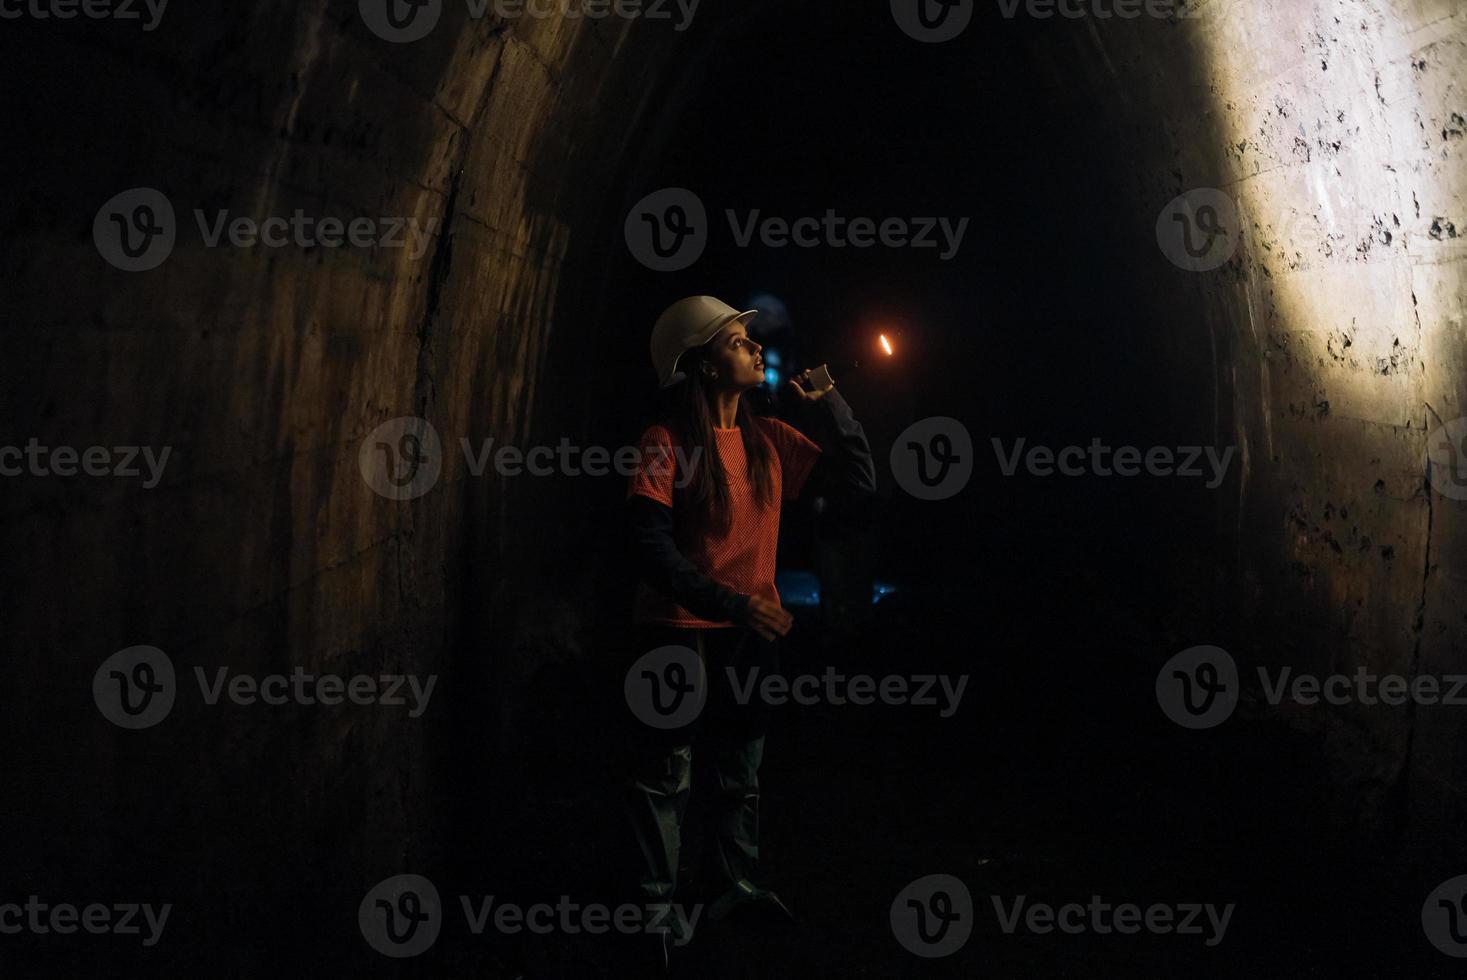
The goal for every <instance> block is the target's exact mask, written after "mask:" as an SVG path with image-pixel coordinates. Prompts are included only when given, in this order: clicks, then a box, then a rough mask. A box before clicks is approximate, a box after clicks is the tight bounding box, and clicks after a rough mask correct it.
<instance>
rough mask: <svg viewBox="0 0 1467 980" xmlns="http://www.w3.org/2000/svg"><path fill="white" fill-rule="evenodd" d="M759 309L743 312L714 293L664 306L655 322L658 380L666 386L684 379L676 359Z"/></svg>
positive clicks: (654, 333)
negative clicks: (717, 297)
mask: <svg viewBox="0 0 1467 980" xmlns="http://www.w3.org/2000/svg"><path fill="white" fill-rule="evenodd" d="M758 313H759V311H758V310H746V311H745V312H743V313H740V312H739V311H738V310H736V309H734V308H733V307H732V306H729V305H728V304H727V303H725V302H724V301H723V300H721V299H714V298H713V297H712V296H689V297H688V298H687V299H680V300H678V301H677V302H676V303H674V304H672V305H671V306H669V307H668V308H667V309H665V310H663V311H662V315H661V316H659V317H658V318H657V322H656V323H655V324H653V326H652V367H653V368H654V369H655V370H656V371H657V384H658V385H659V386H660V387H663V388H666V387H668V386H669V385H673V384H676V383H677V382H679V381H681V380H683V378H684V377H685V376H686V375H684V374H683V373H682V372H681V371H679V370H678V369H677V362H678V358H680V357H682V355H683V352H684V351H688V350H691V349H692V348H694V347H701V346H703V345H704V344H706V343H708V341H710V340H712V339H713V338H714V337H716V336H718V331H720V330H722V329H723V328H724V327H726V326H728V325H729V324H730V323H733V322H735V321H738V322H740V323H748V322H749V321H750V320H751V319H753V318H754V317H755V316H757V315H758Z"/></svg>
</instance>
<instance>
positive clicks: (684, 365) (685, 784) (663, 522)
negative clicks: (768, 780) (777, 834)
mask: <svg viewBox="0 0 1467 980" xmlns="http://www.w3.org/2000/svg"><path fill="white" fill-rule="evenodd" d="M756 312H757V311H749V312H745V313H740V312H738V311H737V310H735V309H734V308H733V307H731V306H729V305H728V304H726V303H723V302H721V301H719V300H717V299H714V298H713V297H711V296H693V297H689V298H687V299H684V300H681V301H679V302H677V303H674V304H673V305H672V306H671V307H669V308H668V309H667V311H666V312H664V313H663V314H662V316H661V317H659V318H658V320H657V323H656V325H655V326H654V327H653V329H652V363H653V366H654V367H655V368H656V369H657V373H658V381H659V382H660V383H661V385H662V387H663V388H670V387H671V386H674V385H677V386H678V389H677V390H676V391H675V392H673V394H674V395H675V396H676V402H677V409H676V410H675V412H674V413H673V417H671V418H669V419H667V420H666V421H665V422H663V423H661V424H658V425H653V426H652V427H650V428H649V429H647V431H646V432H645V433H644V434H643V436H642V453H643V455H642V459H643V461H644V465H643V466H642V467H641V468H640V469H639V472H637V473H636V474H635V475H634V476H633V477H632V479H631V485H630V487H629V489H628V493H627V509H628V516H629V520H630V522H631V526H632V530H633V539H634V542H635V549H636V553H637V561H638V571H639V573H640V577H641V581H640V583H639V585H638V589H637V595H636V600H635V604H634V612H633V619H634V620H635V621H636V623H637V635H638V644H637V649H638V650H639V651H641V652H646V651H649V650H656V649H660V648H664V647H669V646H671V647H684V648H687V649H688V650H693V651H696V653H697V656H698V657H699V658H700V659H701V660H702V662H703V665H704V670H703V671H702V675H703V677H705V678H706V680H707V683H708V691H707V703H706V706H705V707H704V709H703V711H702V712H701V714H700V715H699V717H698V720H697V722H696V723H695V724H696V725H697V726H701V733H700V734H701V735H702V736H703V737H704V738H705V739H706V742H705V743H704V747H706V749H708V750H709V752H710V754H711V760H712V762H713V769H714V772H715V778H716V783H717V785H716V797H715V798H714V799H712V800H711V801H710V809H711V811H712V816H713V820H712V823H713V826H712V828H711V829H712V831H713V834H712V841H711V843H712V845H713V846H712V848H711V854H710V858H711V862H710V863H711V865H712V872H713V874H714V875H715V876H716V878H717V879H718V880H717V885H716V890H715V892H716V894H717V895H718V897H717V899H716V900H715V901H714V902H713V903H712V905H711V906H710V907H709V909H708V916H709V918H710V919H712V920H714V921H717V920H719V919H722V918H724V917H726V916H727V915H728V914H729V913H730V912H733V911H734V910H736V909H764V910H766V911H774V912H775V913H776V914H778V915H780V916H788V915H789V911H788V909H786V908H785V906H784V904H783V903H782V902H781V901H780V900H779V899H778V897H777V896H775V895H774V893H773V892H770V891H767V890H765V889H763V888H760V887H759V886H758V885H756V884H754V882H753V881H752V880H751V879H750V876H751V874H752V873H753V872H754V870H755V865H756V862H757V859H758V854H759V841H758V826H759V780H758V775H759V763H760V761H761V759H762V757H763V753H764V732H765V727H766V714H767V711H766V710H765V709H766V707H767V706H765V705H762V704H760V703H759V699H758V698H757V697H754V698H749V699H747V701H748V703H746V704H739V703H738V701H737V699H736V698H735V697H734V694H733V687H732V685H730V684H729V682H728V674H727V669H728V668H733V669H734V671H735V672H736V673H737V676H738V677H739V678H740V683H741V686H742V685H743V683H744V680H745V679H746V678H747V677H748V676H749V672H751V671H752V669H753V668H758V669H759V676H761V677H762V676H765V675H767V674H768V673H770V672H772V671H774V670H777V662H776V658H775V654H776V646H775V642H776V640H777V639H778V638H779V637H781V636H784V635H785V634H787V633H788V632H789V629H790V626H791V624H792V622H793V619H792V617H791V616H790V614H789V613H788V612H786V611H785V609H784V608H783V607H782V606H781V605H780V602H779V593H778V591H777V590H776V589H775V587H774V562H775V551H776V548H777V546H778V539H779V516H780V503H781V501H784V500H793V499H795V498H796V497H797V496H798V495H799V494H800V492H801V491H802V490H803V489H805V487H806V484H807V482H811V479H810V478H811V477H812V474H813V475H814V477H815V480H814V482H816V483H820V484H822V485H823V487H822V488H823V490H825V491H827V492H830V493H838V492H845V493H852V494H871V493H874V491H875V472H874V470H873V468H872V463H871V449H870V446H869V445H868V444H867V442H866V436H865V433H864V432H863V431H862V429H861V425H860V423H858V422H857V421H856V420H855V419H854V418H853V417H852V415H851V410H850V407H849V406H848V405H847V404H846V403H845V400H844V399H843V398H841V396H840V395H839V393H837V392H836V391H835V389H834V387H833V385H832V386H829V387H827V388H826V389H824V390H821V391H815V390H810V389H808V388H807V387H806V386H805V385H804V384H801V383H799V382H798V381H796V380H794V379H791V381H790V383H789V385H788V386H787V387H786V389H785V391H786V393H787V394H788V396H789V397H791V398H792V399H794V400H795V401H796V402H797V403H798V405H799V406H800V407H801V408H802V409H803V410H804V412H805V414H806V415H807V416H809V421H810V426H809V428H810V429H811V431H812V432H813V433H814V434H815V436H816V439H818V440H819V444H817V443H816V442H815V441H812V440H811V439H810V438H807V437H806V436H805V435H803V434H801V432H800V431H799V430H797V429H795V428H793V427H792V426H789V425H786V424H785V423H783V422H781V421H779V420H777V419H772V418H757V417H755V416H754V415H753V413H752V412H751V411H750V409H749V406H748V405H747V403H746V399H745V398H744V397H743V396H744V395H745V394H746V393H747V392H749V391H751V390H753V389H754V388H756V387H758V386H759V385H761V384H763V383H764V360H763V356H762V350H763V349H762V348H761V347H760V345H759V344H757V343H755V342H754V341H753V339H751V338H750V337H749V334H748V330H747V324H748V322H749V321H750V320H751V319H752V318H753V317H754V316H755V313H756ZM809 374H810V372H808V371H807V372H805V373H804V374H803V375H801V376H800V380H803V381H805V382H806V383H808V379H809ZM822 449H823V450H826V452H825V454H824V455H822ZM817 461H819V462H820V465H819V466H817V465H816V464H817ZM692 727H694V726H692V725H690V726H688V727H685V728H681V729H676V730H671V731H667V732H658V731H655V730H648V731H647V732H645V733H644V736H645V741H644V744H643V746H642V752H641V754H640V758H639V760H638V764H637V766H636V771H635V773H634V775H633V778H632V780H631V783H630V786H629V791H628V802H629V806H630V813H631V819H632V824H633V829H634V831H635V833H636V836H637V841H638V844H639V845H640V847H641V854H642V859H643V864H642V869H641V871H642V873H641V881H640V885H641V894H642V898H643V900H644V901H646V902H648V903H651V904H654V905H662V904H665V903H671V902H673V898H674V892H675V889H676V886H677V869H678V852H679V849H680V843H681V833H680V831H681V824H682V817H683V813H684V811H685V809H686V805H687V798H688V790H689V785H690V777H691V770H692V736H693V732H692V731H690V729H691V728H692ZM701 751H702V749H701V748H700V752H701ZM705 867H706V865H705ZM669 925H670V927H671V928H672V929H673V931H674V935H673V936H672V937H670V939H671V941H672V942H674V943H675V944H677V945H681V944H682V943H683V942H685V941H686V939H687V938H688V936H687V935H686V933H687V931H688V929H689V927H688V926H687V924H686V923H684V922H681V921H680V920H677V919H676V918H674V921H672V922H671V923H669Z"/></svg>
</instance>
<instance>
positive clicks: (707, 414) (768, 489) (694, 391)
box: [674, 345, 774, 519]
mask: <svg viewBox="0 0 1467 980" xmlns="http://www.w3.org/2000/svg"><path fill="white" fill-rule="evenodd" d="M707 352H708V349H707V346H706V345H705V346H703V347H695V348H693V349H691V350H689V351H687V352H685V353H684V354H683V356H682V357H681V358H680V359H679V360H678V370H679V371H681V372H682V373H683V374H685V375H686V376H687V377H686V380H684V381H682V382H681V383H680V384H678V385H677V390H676V393H675V396H674V397H675V399H676V403H675V408H674V412H675V414H676V421H677V423H678V424H679V425H680V427H681V428H682V437H683V442H684V445H685V446H686V447H687V450H688V453H689V456H688V458H689V459H694V460H696V462H695V463H693V472H692V480H691V482H690V483H689V484H688V492H689V494H690V496H691V499H692V502H693V503H694V505H695V506H696V507H697V509H698V511H699V512H700V513H701V514H702V515H703V516H704V517H707V516H709V515H710V514H711V513H715V512H716V513H719V514H722V515H724V518H725V519H727V517H728V500H729V495H728V484H729V481H728V476H727V474H726V473H724V471H723V461H722V460H721V459H719V458H718V447H717V444H716V442H715V439H714V435H713V412H712V409H711V407H710V406H711V405H712V401H713V399H712V393H711V390H710V384H709V379H708V377H707V374H706V373H705V372H704V370H703V365H704V363H705V362H706V361H707ZM734 424H735V425H737V426H738V427H739V434H740V436H741V437H742V438H743V442H744V460H745V462H746V465H747V476H748V478H749V483H750V484H751V485H752V486H753V487H754V490H755V492H756V493H757V494H758V497H759V502H760V503H762V504H764V505H766V506H767V505H768V504H769V503H770V502H771V501H772V500H773V499H774V469H773V465H772V459H773V450H772V449H771V447H770V445H769V440H768V439H767V438H766V437H765V435H764V430H763V429H761V428H760V427H759V426H758V425H756V424H755V423H754V413H753V412H751V411H750V410H749V405H748V402H747V401H746V400H745V399H743V398H740V399H739V406H738V410H737V412H736V414H735V417H734ZM693 453H697V455H696V456H694V455H693Z"/></svg>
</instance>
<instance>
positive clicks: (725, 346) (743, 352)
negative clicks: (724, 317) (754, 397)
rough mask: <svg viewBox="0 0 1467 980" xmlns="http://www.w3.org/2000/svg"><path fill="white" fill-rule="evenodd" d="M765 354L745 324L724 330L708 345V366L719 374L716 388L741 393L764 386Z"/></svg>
mask: <svg viewBox="0 0 1467 980" xmlns="http://www.w3.org/2000/svg"><path fill="white" fill-rule="evenodd" d="M763 351H764V348H763V347H760V346H759V345H758V344H756V343H754V339H753V338H752V337H750V336H749V332H748V331H747V330H745V329H744V325H743V324H742V323H731V324H729V325H728V326H726V327H724V328H723V329H722V330H720V331H719V333H718V336H716V337H714V338H713V340H712V341H711V342H710V343H709V344H708V357H707V362H708V364H710V365H711V366H712V367H713V368H714V369H715V370H716V371H717V372H718V380H717V381H716V382H714V384H716V385H717V386H718V387H721V388H737V389H738V390H740V391H744V390H747V389H749V388H754V387H757V386H759V385H761V384H763V383H764V354H763Z"/></svg>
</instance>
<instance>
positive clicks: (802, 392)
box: [785, 371, 830, 402]
mask: <svg viewBox="0 0 1467 980" xmlns="http://www.w3.org/2000/svg"><path fill="white" fill-rule="evenodd" d="M809 380H810V372H809V371H801V372H800V373H799V374H796V375H792V376H791V377H790V379H789V381H788V382H786V383H785V387H786V388H788V389H789V390H790V392H791V393H792V394H793V395H794V396H795V397H796V398H798V399H799V400H800V401H802V402H818V401H819V400H820V399H822V398H824V397H825V392H826V391H829V390H830V389H829V388H827V389H825V391H812V390H810V389H809V388H806V387H805V385H804V384H802V383H801V382H808V381H809Z"/></svg>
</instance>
